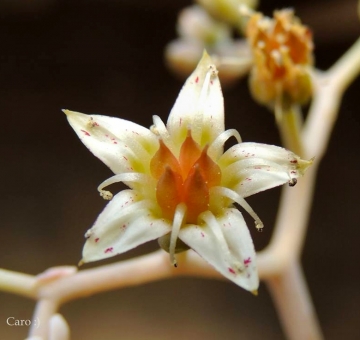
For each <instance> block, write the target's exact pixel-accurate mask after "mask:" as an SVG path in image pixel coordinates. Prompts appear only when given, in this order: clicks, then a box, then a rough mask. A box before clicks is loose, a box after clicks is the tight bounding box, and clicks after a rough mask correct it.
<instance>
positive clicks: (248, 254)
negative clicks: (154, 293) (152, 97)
mask: <svg viewBox="0 0 360 340" xmlns="http://www.w3.org/2000/svg"><path fill="white" fill-rule="evenodd" d="M64 112H65V113H66V115H67V118H68V121H69V123H70V125H71V126H72V127H73V129H74V130H75V132H76V134H77V135H78V136H79V138H80V139H81V141H82V142H83V143H84V144H85V145H86V146H87V147H88V148H89V150H90V151H91V152H92V153H93V154H94V155H95V156H97V157H98V158H99V159H100V160H102V161H103V162H104V163H105V164H106V165H107V166H108V167H109V168H110V169H111V170H112V171H113V172H114V173H115V176H113V177H111V178H109V179H107V180H106V181H105V182H103V183H102V184H101V185H100V186H99V191H100V194H101V196H103V197H104V198H106V199H109V200H111V201H110V202H109V203H108V205H107V206H106V207H105V209H104V211H103V212H102V213H101V214H100V215H99V217H98V219H97V221H96V222H95V224H94V226H93V227H92V228H91V229H89V230H88V231H87V233H86V235H85V236H86V238H87V240H86V243H85V246H84V249H83V262H90V261H95V260H100V259H104V258H108V257H111V256H114V255H117V254H120V253H123V252H125V251H127V250H130V249H132V248H134V247H137V246H138V245H140V244H142V243H145V242H148V241H150V240H153V239H159V238H160V239H161V238H164V237H165V238H166V237H168V240H169V245H168V249H167V250H168V251H169V253H170V259H171V263H172V264H174V265H176V263H177V262H176V258H175V253H176V252H177V251H178V250H180V249H179V248H181V247H178V246H177V241H178V240H181V241H182V242H184V243H185V244H186V245H187V246H188V247H189V248H191V249H193V250H194V251H195V252H197V253H198V254H199V255H200V256H201V257H203V258H204V259H205V260H206V261H207V262H209V263H210V264H211V265H212V266H213V267H214V268H215V269H216V270H218V271H219V272H220V273H222V274H223V275H224V276H225V277H227V278H228V279H230V280H232V281H233V282H235V283H236V284H238V285H239V286H241V287H243V288H245V289H247V290H249V291H255V290H256V289H257V287H258V284H259V279H258V274H257V269H256V254H255V250H254V246H253V242H252V239H251V236H250V233H249V230H248V228H247V226H246V223H245V221H244V218H243V216H242V214H241V213H240V212H239V210H238V209H236V208H235V206H234V203H237V204H239V205H240V206H242V207H243V208H244V209H245V210H246V211H247V212H248V213H250V215H251V216H252V217H253V218H254V219H255V222H256V226H257V228H258V229H261V228H262V226H263V225H262V223H261V221H260V219H259V217H258V216H257V215H256V214H255V212H254V211H253V210H252V209H251V207H250V206H249V205H248V204H247V203H246V201H245V200H244V197H247V196H250V195H252V194H255V193H257V192H260V191H263V190H266V189H269V188H272V187H275V186H278V185H281V184H284V183H287V182H289V183H292V184H294V183H295V181H296V178H297V177H299V176H301V175H302V174H303V172H304V171H305V169H306V168H307V167H308V165H309V164H310V163H311V162H308V161H303V160H301V159H300V158H299V157H298V156H296V155H295V154H293V153H292V152H290V151H287V150H285V149H283V148H280V147H276V146H271V145H265V144H257V143H242V142H241V139H240V135H239V133H238V132H237V131H236V130H233V129H231V130H226V131H225V130H224V104H223V96H222V92H221V87H220V82H219V79H218V75H217V70H216V68H215V66H214V65H213V64H212V61H211V59H210V57H209V56H208V55H207V54H206V53H204V55H203V57H202V59H201V61H200V63H199V64H198V66H197V68H196V69H195V71H194V72H193V73H192V75H191V76H190V77H189V78H188V80H187V81H186V83H185V85H184V87H183V89H182V91H181V92H180V94H179V97H178V99H177V100H176V103H175V105H174V107H173V108H172V110H171V113H170V115H169V118H168V121H167V124H166V125H165V124H164V123H163V122H162V121H161V119H160V118H159V117H158V116H154V117H153V122H154V124H153V126H152V127H151V128H150V129H147V128H144V127H142V126H139V125H137V124H135V123H132V122H130V121H127V120H123V119H120V118H113V117H106V116H100V115H85V114H82V113H78V112H72V111H68V110H64ZM230 137H235V138H236V140H237V142H238V143H237V144H236V145H234V146H232V147H231V148H229V149H228V150H227V151H225V152H224V150H223V145H224V143H225V141H226V140H227V139H229V138H230ZM115 182H123V183H125V184H126V185H127V186H128V187H129V189H127V190H123V191H121V192H119V193H118V194H116V195H115V196H114V197H112V194H111V193H110V192H109V191H106V190H104V188H105V187H106V186H108V185H110V184H112V183H115ZM179 242H180V241H179ZM179 242H178V244H179Z"/></svg>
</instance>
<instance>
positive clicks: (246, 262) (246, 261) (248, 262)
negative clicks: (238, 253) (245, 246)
mask: <svg viewBox="0 0 360 340" xmlns="http://www.w3.org/2000/svg"><path fill="white" fill-rule="evenodd" d="M250 263H251V257H248V258H247V259H245V260H244V265H245V266H246V267H247V266H248V265H249V264H250Z"/></svg>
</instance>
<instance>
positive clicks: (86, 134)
mask: <svg viewBox="0 0 360 340" xmlns="http://www.w3.org/2000/svg"><path fill="white" fill-rule="evenodd" d="M80 131H81V132H84V134H85V136H90V133H89V132H87V131H85V130H80Z"/></svg>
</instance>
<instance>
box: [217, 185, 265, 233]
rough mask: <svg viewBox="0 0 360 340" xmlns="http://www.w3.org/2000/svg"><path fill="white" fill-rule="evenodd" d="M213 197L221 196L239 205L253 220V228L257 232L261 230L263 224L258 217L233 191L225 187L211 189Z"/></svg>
mask: <svg viewBox="0 0 360 340" xmlns="http://www.w3.org/2000/svg"><path fill="white" fill-rule="evenodd" d="M210 190H211V191H212V193H213V194H214V195H221V196H225V197H228V198H230V199H231V200H233V201H234V202H236V203H237V204H239V205H240V206H241V207H242V208H243V209H244V210H245V211H246V212H247V213H248V214H249V215H250V216H251V217H252V218H253V219H254V220H255V227H256V229H258V230H262V228H263V227H264V224H263V223H262V221H261V220H260V217H259V216H258V215H257V214H256V213H255V211H254V210H253V208H251V206H250V205H249V203H247V202H246V201H245V199H244V198H243V197H241V196H240V195H239V194H238V193H236V192H235V191H233V190H231V189H229V188H225V187H213V188H211V189H210Z"/></svg>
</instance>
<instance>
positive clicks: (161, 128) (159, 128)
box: [150, 115, 175, 153]
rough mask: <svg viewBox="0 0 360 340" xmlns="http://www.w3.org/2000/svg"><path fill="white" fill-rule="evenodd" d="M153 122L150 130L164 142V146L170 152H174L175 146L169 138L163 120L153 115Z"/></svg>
mask: <svg viewBox="0 0 360 340" xmlns="http://www.w3.org/2000/svg"><path fill="white" fill-rule="evenodd" d="M153 122H154V125H152V126H151V127H150V130H151V131H152V132H153V133H154V134H156V135H157V136H159V137H160V139H162V140H163V141H164V143H165V144H166V146H167V147H168V148H169V149H170V151H171V152H172V153H174V150H175V147H174V144H173V142H172V140H171V138H170V134H169V131H168V130H167V128H166V126H165V124H164V122H163V121H162V120H161V118H160V117H159V116H156V115H154V116H153Z"/></svg>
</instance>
